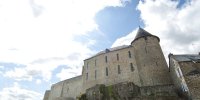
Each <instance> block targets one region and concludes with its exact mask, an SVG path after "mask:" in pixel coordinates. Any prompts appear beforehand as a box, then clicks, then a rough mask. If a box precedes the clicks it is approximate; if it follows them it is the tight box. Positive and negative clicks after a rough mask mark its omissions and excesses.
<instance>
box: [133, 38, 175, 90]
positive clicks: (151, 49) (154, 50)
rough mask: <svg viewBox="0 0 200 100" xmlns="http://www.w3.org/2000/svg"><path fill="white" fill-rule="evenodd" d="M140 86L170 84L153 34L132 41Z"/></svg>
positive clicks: (166, 69)
mask: <svg viewBox="0 0 200 100" xmlns="http://www.w3.org/2000/svg"><path fill="white" fill-rule="evenodd" d="M132 46H133V47H134V54H135V58H136V63H137V68H138V73H139V77H140V81H141V85H142V86H154V85H167V84H171V83H172V81H171V78H170V76H169V70H168V67H167V63H166V61H165V58H164V55H163V52H162V50H161V47H160V45H159V41H158V39H157V38H156V37H154V36H148V37H145V38H140V39H138V40H136V41H134V42H133V43H132Z"/></svg>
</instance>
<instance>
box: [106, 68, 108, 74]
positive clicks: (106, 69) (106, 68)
mask: <svg viewBox="0 0 200 100" xmlns="http://www.w3.org/2000/svg"><path fill="white" fill-rule="evenodd" d="M106 76H108V67H106Z"/></svg>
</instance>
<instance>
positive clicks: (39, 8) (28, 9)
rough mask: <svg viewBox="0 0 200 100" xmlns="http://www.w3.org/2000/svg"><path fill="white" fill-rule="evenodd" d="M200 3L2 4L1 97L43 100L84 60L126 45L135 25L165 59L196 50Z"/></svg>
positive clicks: (45, 0)
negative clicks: (154, 40)
mask: <svg viewBox="0 0 200 100" xmlns="http://www.w3.org/2000/svg"><path fill="white" fill-rule="evenodd" d="M199 18H200V0H147V1H145V0H141V1H139V0H132V1H131V0H0V84H1V85H0V99H1V100H42V98H43V94H44V92H45V90H46V89H50V86H51V84H53V83H56V82H58V81H60V80H64V79H68V78H71V77H74V76H77V75H80V74H81V68H82V66H83V60H84V59H86V58H87V57H90V56H92V55H94V54H96V53H97V52H99V51H100V50H104V49H105V48H111V47H116V46H120V45H129V44H130V42H131V41H132V40H133V39H134V37H135V34H136V32H137V29H138V26H141V27H143V28H144V29H145V30H147V31H148V32H150V33H152V34H154V35H157V36H158V37H160V40H161V42H160V44H161V46H162V49H163V51H164V54H165V56H167V54H168V53H170V52H172V53H174V54H183V53H187V54H191V53H195V54H197V53H198V52H200V20H199Z"/></svg>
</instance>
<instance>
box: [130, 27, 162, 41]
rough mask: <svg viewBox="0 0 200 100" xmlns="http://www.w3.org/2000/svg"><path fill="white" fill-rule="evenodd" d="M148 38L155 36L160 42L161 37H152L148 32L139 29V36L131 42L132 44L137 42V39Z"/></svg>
mask: <svg viewBox="0 0 200 100" xmlns="http://www.w3.org/2000/svg"><path fill="white" fill-rule="evenodd" d="M147 36H153V37H156V38H157V39H158V41H160V39H159V37H157V36H155V35H152V34H151V33H149V32H147V31H146V30H144V29H142V28H140V27H139V29H138V31H137V34H136V36H135V39H134V40H133V41H132V42H131V44H132V43H133V42H134V41H136V40H137V39H139V38H143V37H147Z"/></svg>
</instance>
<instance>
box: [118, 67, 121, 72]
mask: <svg viewBox="0 0 200 100" xmlns="http://www.w3.org/2000/svg"><path fill="white" fill-rule="evenodd" d="M118 74H121V70H120V65H118Z"/></svg>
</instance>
